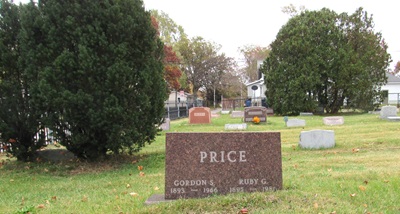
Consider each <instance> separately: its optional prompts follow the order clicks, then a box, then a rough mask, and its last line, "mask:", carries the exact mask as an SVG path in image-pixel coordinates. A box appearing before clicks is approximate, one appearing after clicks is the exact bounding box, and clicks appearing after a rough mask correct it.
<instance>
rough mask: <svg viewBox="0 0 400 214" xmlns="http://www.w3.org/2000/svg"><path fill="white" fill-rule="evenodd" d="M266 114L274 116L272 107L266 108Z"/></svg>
mask: <svg viewBox="0 0 400 214" xmlns="http://www.w3.org/2000/svg"><path fill="white" fill-rule="evenodd" d="M267 116H274V109H272V108H267Z"/></svg>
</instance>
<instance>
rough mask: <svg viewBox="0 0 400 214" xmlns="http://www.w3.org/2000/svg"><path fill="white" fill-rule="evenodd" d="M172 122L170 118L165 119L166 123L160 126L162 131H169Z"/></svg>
mask: <svg viewBox="0 0 400 214" xmlns="http://www.w3.org/2000/svg"><path fill="white" fill-rule="evenodd" d="M170 123H171V120H170V119H169V118H165V119H164V123H162V124H161V125H160V128H161V130H163V131H168V130H169V127H170Z"/></svg>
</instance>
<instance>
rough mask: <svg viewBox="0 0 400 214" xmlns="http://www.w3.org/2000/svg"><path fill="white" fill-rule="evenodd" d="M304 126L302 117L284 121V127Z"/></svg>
mask: <svg viewBox="0 0 400 214" xmlns="http://www.w3.org/2000/svg"><path fill="white" fill-rule="evenodd" d="M304 126H306V121H305V120H302V119H288V120H287V122H286V127H304Z"/></svg>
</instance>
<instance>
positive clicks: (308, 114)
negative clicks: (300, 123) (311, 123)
mask: <svg viewBox="0 0 400 214" xmlns="http://www.w3.org/2000/svg"><path fill="white" fill-rule="evenodd" d="M313 115H314V114H313V113H312V112H300V116H313Z"/></svg>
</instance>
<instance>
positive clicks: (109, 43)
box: [36, 0, 166, 160]
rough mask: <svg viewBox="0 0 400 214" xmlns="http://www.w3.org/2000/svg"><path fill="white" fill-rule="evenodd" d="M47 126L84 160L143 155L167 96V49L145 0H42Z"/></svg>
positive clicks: (40, 96) (40, 94)
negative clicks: (116, 155) (154, 25)
mask: <svg viewBox="0 0 400 214" xmlns="http://www.w3.org/2000/svg"><path fill="white" fill-rule="evenodd" d="M38 7H39V8H40V10H41V12H42V21H43V23H42V29H41V31H42V32H44V34H45V35H44V36H43V37H42V39H44V42H43V43H42V42H41V41H38V39H39V38H36V44H38V45H39V46H42V45H43V46H45V47H44V48H43V50H45V51H46V53H47V55H48V56H49V58H48V59H47V62H48V63H41V62H39V63H41V64H40V66H41V67H42V69H41V70H40V74H39V75H40V77H41V78H42V80H41V81H40V84H39V88H38V89H39V92H38V93H37V97H36V99H38V100H42V102H41V103H42V105H41V109H42V110H43V111H45V112H46V122H47V124H48V125H49V126H50V128H51V129H53V130H54V131H55V133H56V135H57V138H59V139H60V143H61V144H62V145H64V146H66V148H67V149H68V150H70V151H72V152H73V153H74V154H76V155H77V156H78V157H81V158H86V159H90V160H94V159H98V158H103V157H105V156H106V154H107V153H108V152H113V153H120V152H124V151H125V150H128V151H129V152H133V151H138V150H139V149H140V148H141V147H143V146H144V145H145V143H146V142H151V141H152V140H153V139H154V138H155V136H156V132H157V129H156V125H157V124H159V123H160V122H161V121H162V119H163V114H164V106H163V104H164V100H165V98H166V93H165V87H166V86H165V82H164V80H163V63H162V60H163V44H162V43H161V42H160V40H159V39H158V37H157V33H156V30H155V29H154V28H153V26H152V25H151V18H150V14H149V13H148V12H146V11H145V10H144V7H143V2H142V1H140V0H96V1H95V0H88V1H79V0H68V1H57V0H42V1H40V2H39V5H38Z"/></svg>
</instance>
